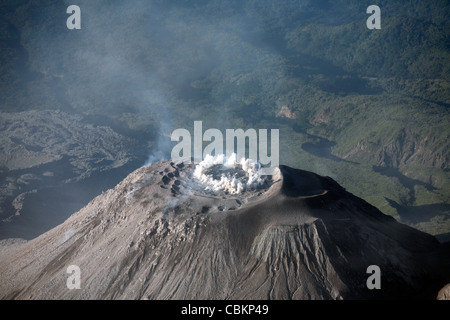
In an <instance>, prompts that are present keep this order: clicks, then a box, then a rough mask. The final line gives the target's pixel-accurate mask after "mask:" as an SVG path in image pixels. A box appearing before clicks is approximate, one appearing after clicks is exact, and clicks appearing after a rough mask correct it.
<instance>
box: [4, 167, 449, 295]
mask: <svg viewBox="0 0 450 320" xmlns="http://www.w3.org/2000/svg"><path fill="white" fill-rule="evenodd" d="M193 169H194V166H193V165H183V164H178V165H177V164H175V163H173V162H170V161H165V162H158V163H155V164H152V165H149V166H146V167H143V168H140V169H137V170H136V171H134V172H133V173H131V174H130V175H129V176H128V177H127V178H125V179H124V180H123V181H122V182H120V183H119V184H118V185H117V186H116V187H115V188H114V189H110V190H108V191H107V192H105V193H103V194H102V195H100V196H98V197H96V198H95V199H93V200H92V201H91V202H90V203H89V204H88V205H87V206H86V207H84V208H83V209H82V210H80V211H79V212H77V213H75V214H74V215H72V216H71V217H70V218H69V219H68V220H67V221H66V222H64V223H63V224H61V225H59V226H58V227H56V228H54V229H52V230H50V231H49V232H47V233H45V234H43V235H41V236H39V237H38V238H36V239H33V240H30V241H28V242H26V243H19V244H17V245H16V246H15V247H10V250H7V249H5V250H3V251H1V252H0V261H2V263H1V264H0V274H1V276H0V278H1V280H2V281H0V296H1V298H2V299H5V298H7V299H373V298H375V299H399V298H400V299H401V298H418V297H420V298H427V299H434V298H436V296H437V292H438V291H439V289H441V288H442V287H443V286H444V285H445V284H446V283H447V282H449V275H448V271H447V270H448V269H446V266H448V265H449V264H448V261H447V260H448V258H446V259H447V260H446V259H445V256H444V255H443V253H444V252H445V250H444V247H443V246H442V245H441V244H440V243H439V242H438V241H437V240H436V239H435V238H434V237H432V236H430V235H428V234H425V233H423V232H420V231H418V230H415V229H413V228H411V227H408V226H406V225H402V224H400V223H398V222H397V221H395V219H393V218H392V217H389V216H386V215H384V214H382V213H381V212H379V211H378V210H377V209H376V208H375V207H373V206H371V205H370V204H368V203H367V202H365V201H364V200H362V199H359V198H357V197H355V196H353V195H351V194H349V193H348V192H346V191H345V189H343V188H342V187H340V186H339V185H338V184H337V183H336V182H335V181H334V180H332V179H331V178H324V177H320V176H318V175H316V174H314V173H310V172H307V171H303V170H298V169H292V168H289V167H286V166H280V168H279V171H280V172H279V174H278V175H274V176H273V177H271V180H270V181H269V180H268V182H267V183H268V184H269V185H266V186H264V187H263V188H262V189H258V190H253V191H246V192H243V193H242V194H238V195H226V194H223V193H220V192H218V193H213V192H211V191H205V190H204V187H202V186H201V185H198V182H196V181H195V180H194V179H193V178H192V172H193ZM174 187H176V188H174ZM443 257H444V258H443ZM372 264H377V265H379V266H380V268H381V270H382V289H381V290H368V289H367V287H366V280H367V277H368V275H367V274H366V269H367V267H368V266H369V265H372ZM69 265H78V266H79V267H80V269H81V289H80V290H69V289H68V288H67V287H66V280H67V277H68V276H69V275H68V274H67V273H66V268H67V267H68V266H69ZM446 272H447V273H446Z"/></svg>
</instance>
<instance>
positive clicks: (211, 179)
mask: <svg viewBox="0 0 450 320" xmlns="http://www.w3.org/2000/svg"><path fill="white" fill-rule="evenodd" d="M260 169H261V165H260V164H259V163H258V162H256V161H254V160H251V159H245V158H241V159H237V156H236V154H235V153H233V154H231V155H230V156H229V157H228V158H227V157H226V156H225V155H224V154H220V155H216V156H212V155H206V157H205V159H204V160H203V161H201V162H200V163H199V164H198V165H197V166H196V167H195V170H194V178H196V179H197V180H198V182H199V183H200V184H202V185H204V186H205V188H204V189H205V190H206V191H209V190H210V191H213V192H219V191H223V192H225V193H229V194H240V193H241V192H243V191H246V190H256V189H258V188H261V187H263V186H264V185H265V184H266V182H267V179H266V176H263V175H261V170H260Z"/></svg>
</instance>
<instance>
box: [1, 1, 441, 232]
mask: <svg viewBox="0 0 450 320" xmlns="http://www.w3.org/2000/svg"><path fill="white" fill-rule="evenodd" d="M77 4H78V5H79V6H80V7H81V8H82V19H83V20H82V21H83V22H82V30H80V31H69V30H67V29H66V28H65V19H66V15H65V9H66V5H65V4H64V3H55V2H54V1H50V0H35V1H25V0H24V1H16V0H14V1H13V0H9V1H3V2H2V3H1V4H0V57H1V61H2V63H1V65H0V84H1V85H0V95H1V97H2V99H1V102H0V110H1V111H7V112H16V111H21V110H28V109H60V110H65V111H69V112H73V113H78V114H83V115H85V116H88V117H87V120H89V119H90V121H95V122H98V123H101V124H104V125H110V126H111V127H113V128H114V129H115V130H117V131H119V132H121V133H123V134H126V135H129V136H132V137H134V138H138V139H139V140H140V141H141V143H142V144H143V146H145V147H147V146H150V145H154V146H157V145H158V144H157V143H156V141H157V140H158V139H160V136H161V135H163V137H166V136H165V135H167V134H170V132H171V131H172V130H174V129H176V128H179V127H186V128H191V127H192V125H193V121H194V120H202V121H203V126H204V128H208V127H215V128H219V129H225V128H237V127H243V128H280V134H281V136H280V143H281V146H280V159H281V161H282V162H283V163H285V164H287V165H291V166H294V167H299V168H304V169H307V170H311V171H314V172H317V173H319V174H324V175H329V176H331V177H333V178H334V179H335V180H337V181H338V182H339V183H340V184H342V185H343V186H344V187H345V188H347V189H348V190H349V191H350V192H352V193H354V194H355V195H358V196H360V197H362V198H364V199H365V200H366V201H368V202H369V203H371V204H373V205H375V206H376V207H378V208H379V209H380V210H382V211H383V212H384V213H386V214H390V215H392V216H394V217H396V218H398V219H402V221H407V220H408V216H407V214H406V216H403V217H402V216H401V214H400V213H399V212H401V210H400V209H399V208H400V207H398V206H403V207H401V208H410V209H411V208H412V209H411V210H410V211H411V212H413V211H414V210H413V209H414V208H416V209H417V208H422V207H423V206H428V205H444V206H443V207H442V206H441V207H442V208H443V209H442V208H441V207H439V208H441V209H442V210H441V209H439V210H437V211H436V214H435V215H434V216H433V215H432V214H431V215H429V216H431V218H430V219H428V218H427V220H426V221H421V220H420V219H416V220H415V221H419V222H411V223H410V224H412V225H414V226H416V227H418V228H420V229H422V230H425V231H428V232H430V233H433V234H438V233H439V234H440V233H447V232H449V231H450V210H449V209H448V206H445V205H448V204H450V183H449V181H450V179H449V178H450V177H449V171H448V170H449V156H450V147H449V139H450V126H449V124H450V113H449V107H450V49H449V48H450V20H449V19H448V16H449V15H450V5H449V4H448V2H446V1H426V0H416V1H409V2H408V3H405V2H404V1H391V0H389V1H387V0H385V1H378V5H379V6H380V7H381V10H382V29H381V30H373V31H370V30H368V29H367V28H366V24H365V21H366V19H367V17H368V15H367V14H366V12H365V11H366V8H367V4H366V3H362V2H361V1H359V0H345V1H344V0H342V1H341V0H339V1H325V0H323V1H294V0H283V1H271V0H246V1H238V0H228V1H220V0H211V1H206V0H194V1H191V0H189V1H187V0H177V1H171V2H170V4H169V3H168V2H167V1H162V0H156V1H135V2H132V3H131V2H130V3H128V2H126V3H124V2H120V1H113V2H112V1H78V3H77ZM283 106H285V107H287V108H288V109H289V110H290V112H291V113H292V114H293V115H294V116H295V118H293V119H281V118H277V117H276V115H277V114H278V112H279V111H280V110H281V108H282V107H283ZM166 138H167V137H166ZM167 139H168V138H167ZM321 139H322V140H321ZM323 139H326V140H323ZM320 141H322V143H323V142H324V141H325V142H326V143H328V142H329V143H331V144H332V145H333V147H332V154H330V155H329V157H328V158H327V157H324V156H323V155H321V156H318V155H317V154H314V153H312V152H307V151H306V150H305V149H304V148H303V147H304V144H305V143H309V144H313V145H314V144H319V145H320V143H321V142H320ZM327 141H328V142H327ZM319 147H320V146H319ZM323 148H324V149H326V148H328V145H327V146H324V147H323ZM333 157H334V158H333ZM337 157H339V158H341V159H343V160H345V161H338V160H339V159H337ZM377 168H378V169H377ZM379 168H381V169H379ZM383 168H384V169H383ZM383 170H394V171H383ZM395 170H396V171H395ZM397 205H398V206H397ZM424 208H430V209H429V210H434V209H433V208H434V207H424ZM405 210H406V209H405ZM408 210H409V209H408ZM414 212H415V211H414ZM402 214H403V213H402ZM427 217H428V216H427ZM408 223H409V222H408Z"/></svg>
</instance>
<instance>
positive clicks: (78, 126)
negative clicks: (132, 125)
mask: <svg viewBox="0 0 450 320" xmlns="http://www.w3.org/2000/svg"><path fill="white" fill-rule="evenodd" d="M0 132H1V138H0V177H1V178H0V239H5V238H7V237H26V238H27V239H30V237H31V238H33V237H35V236H36V232H38V233H37V234H41V233H42V232H43V231H42V230H44V231H47V230H49V229H50V228H51V227H54V226H56V225H57V224H59V223H61V222H62V221H64V220H65V219H67V217H68V216H69V215H70V214H71V213H73V212H75V211H77V210H79V209H80V208H81V207H82V206H83V205H85V204H86V203H87V202H88V201H89V200H91V199H92V198H93V196H94V195H97V194H99V193H100V192H101V191H102V190H106V189H109V188H111V187H112V186H114V185H115V184H117V183H118V182H119V181H120V180H121V179H123V178H124V177H125V176H126V175H127V174H128V173H129V172H130V171H131V170H132V169H131V168H133V169H134V168H136V167H137V166H138V165H137V164H135V162H136V160H137V159H136V158H137V156H136V155H133V154H136V152H135V150H134V149H133V148H134V147H133V146H134V145H135V143H133V141H132V140H131V139H129V138H126V137H124V136H122V135H120V134H118V133H116V132H115V131H113V130H112V129H111V128H109V127H106V126H96V125H93V124H91V123H86V122H85V121H84V119H83V117H81V116H76V115H70V114H67V113H65V112H61V111H51V110H47V111H26V112H17V113H0ZM141 161H143V160H141ZM123 169H124V170H126V173H122V172H121V170H123ZM105 173H107V174H105ZM116 176H119V177H120V178H118V179H115V177H116ZM49 202H51V203H52V205H51V206H47V207H45V205H43V203H49ZM55 221H57V222H58V223H57V224H52V223H54V222H55Z"/></svg>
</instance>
